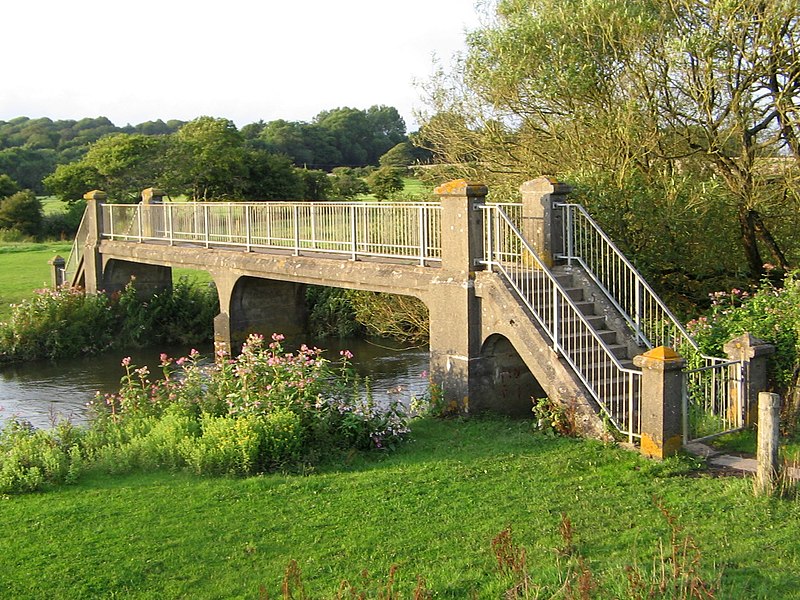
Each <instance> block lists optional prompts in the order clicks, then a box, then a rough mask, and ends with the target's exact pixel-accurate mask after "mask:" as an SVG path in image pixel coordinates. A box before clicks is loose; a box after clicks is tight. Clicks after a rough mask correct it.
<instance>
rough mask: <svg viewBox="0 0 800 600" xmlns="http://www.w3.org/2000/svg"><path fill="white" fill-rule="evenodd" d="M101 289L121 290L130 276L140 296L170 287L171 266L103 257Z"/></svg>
mask: <svg viewBox="0 0 800 600" xmlns="http://www.w3.org/2000/svg"><path fill="white" fill-rule="evenodd" d="M103 262H104V264H103V271H102V272H103V278H102V286H101V289H103V290H105V291H106V292H109V293H113V292H118V291H120V290H122V289H123V288H124V287H125V286H126V285H128V283H129V282H130V280H131V279H132V278H134V279H135V286H136V294H137V295H138V296H140V297H142V298H146V297H149V296H152V295H153V294H154V293H156V292H158V291H160V290H164V289H170V288H171V287H172V267H168V266H162V265H154V264H148V263H143V262H133V261H128V260H121V259H118V258H108V259H105V260H104V261H103Z"/></svg>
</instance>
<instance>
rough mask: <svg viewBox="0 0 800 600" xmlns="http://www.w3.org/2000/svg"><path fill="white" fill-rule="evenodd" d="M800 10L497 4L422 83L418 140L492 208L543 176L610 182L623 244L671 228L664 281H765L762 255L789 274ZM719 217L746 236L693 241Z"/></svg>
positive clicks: (550, 1) (612, 2)
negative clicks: (424, 96)
mask: <svg viewBox="0 0 800 600" xmlns="http://www.w3.org/2000/svg"><path fill="white" fill-rule="evenodd" d="M797 13H798V11H797V9H796V3H794V2H791V1H787V0H763V1H760V2H752V3H739V2H734V3H732V2H729V1H727V0H670V1H668V2H658V1H655V0H637V1H630V0H604V1H602V2H584V1H582V0H499V1H498V2H495V3H494V4H493V5H492V6H491V7H490V10H489V14H487V17H489V18H487V20H486V23H487V24H486V25H485V26H484V27H482V28H480V29H478V30H476V31H475V32H473V33H471V34H470V35H469V36H468V40H467V42H468V48H469V49H468V52H467V54H466V56H464V57H462V58H461V60H459V61H457V62H456V63H455V65H454V67H453V69H452V71H451V72H445V71H441V72H440V73H439V74H438V75H437V77H435V78H434V79H433V80H432V81H431V82H430V83H429V85H428V86H427V88H426V90H427V93H428V104H429V106H430V108H431V109H432V110H431V112H430V113H429V114H428V115H427V116H425V117H424V123H423V126H422V127H421V129H420V137H419V139H420V143H422V144H423V145H425V146H426V147H428V148H430V149H431V150H432V151H433V152H435V153H436V154H437V157H438V159H439V160H440V161H442V162H445V163H447V164H448V165H449V168H450V169H451V170H452V169H453V168H454V167H455V170H456V171H457V172H459V174H462V175H464V176H467V177H477V178H480V179H483V180H484V181H486V182H487V183H489V184H490V185H492V189H493V194H494V195H495V197H503V196H504V195H505V196H510V195H511V194H512V193H513V192H515V189H516V187H517V186H518V185H519V183H520V182H521V181H523V180H525V179H527V178H530V177H533V176H536V175H541V174H551V175H557V176H560V177H566V178H568V179H571V180H572V181H574V182H576V183H579V184H581V185H582V186H586V185H593V184H598V183H599V184H601V185H602V186H603V188H601V189H598V188H595V189H592V190H591V191H592V194H593V195H594V196H595V197H597V196H601V195H602V194H605V195H606V199H607V200H608V202H607V203H605V205H602V206H600V209H601V212H602V211H603V210H606V211H607V215H601V216H607V217H608V218H606V219H602V220H603V222H604V224H608V225H609V226H610V227H611V228H614V227H616V228H617V229H618V230H619V232H620V234H621V238H622V240H623V242H624V243H627V244H629V245H630V246H632V247H633V248H635V249H641V248H643V246H644V245H645V244H651V245H652V242H653V240H658V239H659V237H661V238H663V237H664V235H663V234H664V230H665V229H670V228H672V229H673V231H671V232H670V235H669V236H668V237H674V241H675V242H676V244H678V249H676V248H673V247H670V245H669V242H667V243H666V244H663V243H662V244H661V247H662V249H663V251H664V252H665V253H667V254H668V255H670V256H669V259H668V260H666V261H664V260H661V259H659V260H661V264H659V265H655V264H651V265H650V266H651V267H653V268H654V269H655V270H656V271H659V272H661V273H663V274H666V273H667V272H671V271H675V270H676V269H686V270H687V271H689V272H690V273H694V274H695V275H698V276H701V277H705V276H707V275H708V273H709V272H711V271H713V270H714V268H715V266H714V264H713V263H714V261H716V263H717V264H718V265H719V264H720V263H724V267H723V268H724V269H726V270H727V271H728V272H730V273H735V272H736V271H737V270H739V269H738V268H737V267H738V264H739V263H741V262H742V259H744V261H745V263H746V264H747V265H748V268H749V271H750V275H751V277H752V278H754V279H755V278H759V277H760V276H761V275H762V262H763V256H762V253H763V252H767V253H768V255H769V256H770V257H771V258H772V259H773V262H776V263H778V264H781V265H784V266H786V265H787V264H788V262H789V259H788V256H789V255H788V254H787V250H786V248H787V247H792V248H794V251H795V252H796V251H797V245H796V244H795V243H794V236H793V235H791V234H789V232H788V231H787V229H786V228H785V227H784V226H783V221H785V220H786V218H785V215H787V214H796V207H797V205H798V186H797V180H796V177H797V175H796V173H797V170H798V165H800V163H799V162H798V160H797V158H798V155H797V153H796V151H795V147H796V140H797V139H798V132H799V131H800V120H799V119H798V99H799V98H800V67H798V65H800V62H798V56H799V55H800V31H798V27H800V26H799V25H798V14H797ZM770 157H772V159H773V161H772V162H771V163H768V162H767V159H768V158H770ZM781 157H783V158H781ZM767 164H769V165H771V166H770V168H767V167H765V165H767ZM790 165H791V168H789V166H790ZM608 186H611V187H612V189H611V190H609V189H607V188H608ZM614 190H616V192H615V191H614ZM617 192H618V193H617ZM637 193H642V194H644V196H640V197H647V198H648V201H655V202H656V204H655V207H657V208H658V209H659V210H653V208H654V206H653V205H652V204H649V203H645V202H639V201H638V200H637V197H636V196H635V195H634V194H637ZM599 203H600V204H602V200H601V201H599ZM791 207H794V208H791ZM709 212H711V213H713V216H714V217H715V218H714V219H712V221H714V222H717V223H727V222H729V221H733V222H734V223H736V224H737V227H738V233H736V234H735V237H733V238H732V237H730V236H729V234H730V233H731V232H730V230H728V229H726V228H724V227H722V228H719V227H717V228H712V230H710V231H701V232H700V234H699V235H698V234H696V233H693V232H688V231H687V230H688V229H694V230H698V229H699V228H700V226H701V225H702V224H703V222H704V221H705V220H706V219H707V218H708V215H709ZM781 215H783V217H781ZM671 219H674V221H672V220H671ZM793 222H794V221H793ZM721 230H722V231H721ZM773 231H777V232H779V233H781V234H782V235H774V234H773ZM732 243H733V244H734V246H732ZM693 244H694V247H692V245H693ZM792 244H794V246H792ZM735 246H738V250H733V251H732V250H731V248H732V247H734V248H735ZM698 247H702V248H706V251H705V252H698ZM704 254H705V255H709V256H711V257H713V258H712V260H709V261H705V262H704V264H703V266H702V267H701V268H698V266H697V265H696V264H694V263H695V262H697V261H698V260H702V255H704Z"/></svg>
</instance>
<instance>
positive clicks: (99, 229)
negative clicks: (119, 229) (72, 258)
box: [79, 190, 108, 294]
mask: <svg viewBox="0 0 800 600" xmlns="http://www.w3.org/2000/svg"><path fill="white" fill-rule="evenodd" d="M106 198H108V195H107V194H106V193H105V192H101V191H100V190H93V191H91V192H87V193H86V194H84V196H83V199H84V200H86V212H85V213H84V217H83V218H84V226H85V227H86V239H85V240H84V241H83V272H84V276H85V284H86V292H87V293H90V294H96V293H97V292H98V291H100V290H101V289H102V288H103V264H102V260H101V256H100V242H101V241H102V239H103V213H102V208H101V207H102V205H103V202H105V201H106ZM79 243H80V241H79Z"/></svg>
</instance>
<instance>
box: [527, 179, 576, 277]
mask: <svg viewBox="0 0 800 600" xmlns="http://www.w3.org/2000/svg"><path fill="white" fill-rule="evenodd" d="M519 189H520V193H521V194H522V235H523V236H525V239H526V240H528V242H530V244H531V245H532V246H533V250H534V251H535V252H536V254H538V255H539V258H541V259H542V260H543V261H544V263H545V264H546V265H547V266H548V267H552V266H553V262H554V261H555V258H556V256H558V255H560V254H564V253H565V248H564V234H563V231H564V228H563V214H564V213H563V211H562V210H561V209H559V208H557V207H555V206H554V205H555V204H557V203H560V202H566V201H567V195H568V194H569V193H570V192H571V191H572V188H571V187H570V186H569V185H567V184H565V183H560V182H558V181H557V180H555V179H551V178H549V177H539V178H538V179H534V180H532V181H526V182H525V183H523V184H522V185H521V186H520V188H519Z"/></svg>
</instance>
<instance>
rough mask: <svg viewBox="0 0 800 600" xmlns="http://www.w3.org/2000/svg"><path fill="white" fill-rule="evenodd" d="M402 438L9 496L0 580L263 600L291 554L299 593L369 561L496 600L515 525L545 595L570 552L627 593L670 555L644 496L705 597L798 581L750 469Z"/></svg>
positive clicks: (506, 442) (787, 534)
mask: <svg viewBox="0 0 800 600" xmlns="http://www.w3.org/2000/svg"><path fill="white" fill-rule="evenodd" d="M413 438H414V439H413V440H412V441H411V442H409V443H407V444H405V445H403V446H401V448H400V449H399V450H397V451H396V452H394V453H391V454H361V453H356V454H351V455H350V456H348V457H346V458H345V459H344V460H343V461H342V462H341V463H338V464H336V463H334V462H332V463H330V464H328V465H323V466H322V467H320V468H319V469H318V470H317V471H315V472H312V473H308V474H289V475H286V474H275V475H265V476H258V477H250V478H244V479H236V478H216V477H207V478H200V477H195V476H191V475H188V474H185V473H166V472H162V473H152V474H141V475H128V476H123V477H111V476H107V475H102V474H94V475H92V476H90V477H88V478H85V479H82V480H81V481H80V482H79V483H78V484H77V485H74V486H67V487H62V488H58V489H55V490H52V491H49V492H46V493H36V494H30V495H21V496H12V497H5V498H3V499H2V500H0V506H2V511H3V516H4V518H3V519H2V520H0V590H2V591H3V594H2V595H3V596H4V597H9V598H34V597H56V598H86V597H109V598H111V597H125V598H154V597H159V598H179V597H190V598H201V599H202V598H258V597H266V596H263V595H262V596H260V595H259V594H260V592H259V588H260V587H261V586H263V587H264V590H265V592H266V593H268V594H269V597H270V598H280V597H281V583H282V581H283V578H284V573H285V569H286V566H287V564H288V563H289V561H290V560H292V559H294V560H296V561H297V564H298V567H299V569H300V573H301V577H302V581H303V583H304V586H305V592H306V597H309V598H332V597H335V596H336V591H337V590H338V589H339V585H340V582H341V581H342V580H343V579H347V580H349V581H350V582H352V583H354V584H359V583H360V582H361V581H362V575H361V574H362V571H363V570H364V569H366V570H367V571H368V573H369V575H370V578H371V579H372V580H373V584H372V585H373V586H374V587H373V589H375V590H377V586H378V585H379V583H380V582H383V583H384V584H385V582H386V578H387V574H388V573H389V570H390V568H391V567H392V565H397V567H398V569H397V573H396V577H395V579H396V583H395V589H398V590H400V591H401V592H402V596H401V597H411V591H412V590H413V589H414V588H415V587H416V586H417V576H418V575H419V576H421V577H423V578H424V580H425V585H426V587H427V589H428V590H430V591H432V592H434V593H435V597H439V598H459V599H463V598H468V597H471V594H472V593H474V597H477V598H500V597H503V594H504V592H505V590H506V589H508V588H509V587H511V586H512V585H513V584H514V575H513V573H511V574H509V575H506V576H502V575H498V574H497V570H498V561H497V558H496V556H495V554H494V553H493V551H492V540H493V538H494V539H498V538H497V536H498V534H499V533H500V532H501V531H503V530H504V529H505V528H506V527H508V526H510V527H511V528H512V531H513V542H514V543H515V544H517V545H518V547H519V546H524V547H525V549H526V551H527V558H526V561H527V562H526V570H527V571H528V572H529V573H530V577H531V581H530V583H531V586H533V587H532V588H531V589H534V588H535V587H537V586H541V593H540V595H539V597H550V596H551V595H552V594H554V593H556V592H557V591H558V590H559V589H561V588H562V585H563V579H562V578H563V577H564V576H565V574H568V571H569V569H573V570H574V569H576V568H577V567H576V565H577V562H576V561H577V557H578V556H579V555H580V556H582V557H584V565H585V567H586V568H587V569H588V571H589V573H590V575H591V577H592V578H593V580H594V581H595V582H596V584H597V585H598V586H599V587H598V590H597V591H596V592H595V593H594V596H592V597H596V598H609V597H617V598H618V597H622V598H627V597H636V596H633V595H630V594H627V595H626V593H624V592H625V590H627V589H628V574H626V571H625V566H626V565H637V568H638V569H639V571H641V572H642V573H644V574H645V575H646V576H647V577H648V578H652V577H658V576H659V575H658V573H656V575H653V574H652V568H653V565H654V563H653V560H654V559H656V563H655V564H656V566H658V567H660V564H661V563H660V559H659V556H660V552H662V551H663V552H664V553H666V555H667V556H669V555H670V554H671V552H672V548H671V546H670V536H671V534H672V532H673V531H674V530H673V528H672V527H671V526H670V524H669V523H668V522H667V518H665V516H664V514H662V509H660V508H659V507H658V506H657V505H656V504H655V503H654V498H656V499H657V502H658V503H660V504H661V506H662V508H663V509H664V510H666V511H667V515H668V517H669V518H671V519H674V526H675V527H681V528H683V530H682V532H678V539H679V540H682V539H685V536H691V541H692V542H693V543H694V544H696V547H697V553H696V554H695V551H694V549H693V546H692V545H691V544H690V545H689V546H688V547H687V553H688V557H689V559H690V560H691V559H694V558H697V560H698V561H699V564H697V565H688V567H687V565H686V564H685V565H684V566H685V567H686V568H687V569H691V570H694V574H695V576H696V577H699V578H702V579H703V580H704V581H707V582H710V584H713V583H715V582H716V581H717V579H719V585H720V589H719V590H718V593H717V594H716V595H715V597H718V598H790V597H794V595H795V594H796V590H797V586H798V584H800V577H799V576H798V573H799V572H800V548H798V544H797V542H796V532H797V531H798V530H799V529H800V503H798V502H797V501H796V500H780V499H770V498H754V497H753V496H752V492H751V483H750V481H749V480H747V479H742V478H720V477H712V476H709V475H707V474H705V473H704V472H702V471H699V472H697V471H692V470H691V469H690V468H689V467H690V463H688V462H686V461H684V462H680V461H675V460H671V461H667V462H665V463H654V462H649V461H646V460H644V459H642V458H641V457H639V456H637V455H636V454H634V453H631V452H628V451H625V450H623V449H620V448H617V447H615V446H612V445H604V444H601V443H598V442H593V441H586V440H576V439H565V438H549V437H545V436H543V435H540V434H533V433H531V431H530V422H523V421H519V422H516V421H506V420H500V419H486V420H484V419H474V420H470V421H467V422H461V421H457V420H452V421H441V420H423V421H420V422H417V423H416V424H415V429H414V435H413ZM334 458H335V459H339V458H341V457H334ZM562 514H563V515H566V516H567V517H568V518H569V523H570V525H571V531H572V534H571V536H572V538H571V542H570V543H569V544H567V543H566V542H565V540H564V537H563V536H562V535H560V534H559V530H560V529H563V528H564V521H563V519H562ZM568 546H569V547H568ZM557 550H558V551H557ZM667 568H668V570H669V569H671V568H672V566H671V565H669V566H668V567H667ZM628 573H630V571H629V572H628ZM688 575H691V574H688ZM688 575H687V576H688ZM575 591H576V592H577V584H576V590H575ZM295 597H300V596H299V594H298V595H296V596H295ZM374 597H377V594H375V595H374ZM532 597H533V594H532ZM659 597H661V596H659Z"/></svg>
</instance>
